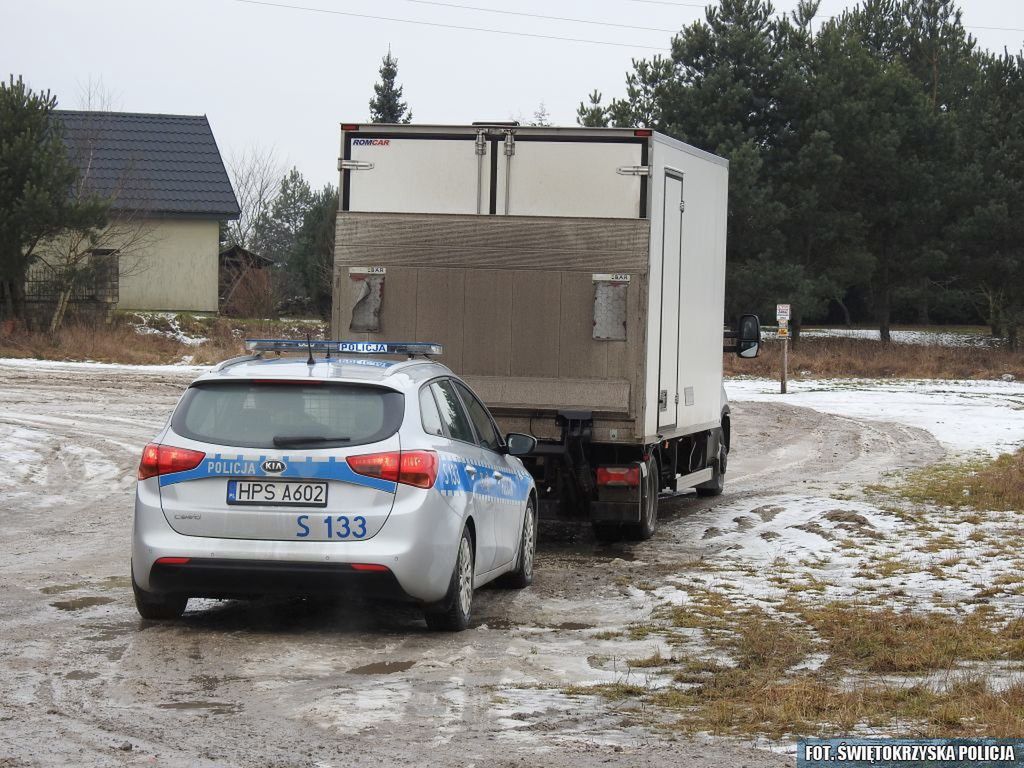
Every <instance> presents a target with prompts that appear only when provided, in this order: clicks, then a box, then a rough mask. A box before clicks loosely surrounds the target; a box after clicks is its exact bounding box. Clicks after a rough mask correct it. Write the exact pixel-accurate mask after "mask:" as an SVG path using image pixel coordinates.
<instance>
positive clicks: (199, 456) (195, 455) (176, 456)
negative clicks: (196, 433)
mask: <svg viewBox="0 0 1024 768" xmlns="http://www.w3.org/2000/svg"><path fill="white" fill-rule="evenodd" d="M205 458H206V454H205V453H203V452H202V451H192V450H189V449H188V448H175V447H174V446H173V445H158V444H157V443H150V444H149V445H147V446H146V447H145V448H144V449H143V450H142V461H140V462H139V480H145V479H146V478H149V477H158V476H160V475H169V474H171V473H172V472H185V471H187V470H189V469H195V468H196V467H198V466H199V462H201V461H202V460H203V459H205Z"/></svg>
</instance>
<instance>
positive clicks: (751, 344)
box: [736, 315, 761, 358]
mask: <svg viewBox="0 0 1024 768" xmlns="http://www.w3.org/2000/svg"><path fill="white" fill-rule="evenodd" d="M760 349H761V321H760V320H758V319H757V315H743V316H742V317H740V321H739V323H738V324H737V326H736V354H737V355H738V356H740V357H748V358H749V357H757V353H758V352H759V351H760Z"/></svg>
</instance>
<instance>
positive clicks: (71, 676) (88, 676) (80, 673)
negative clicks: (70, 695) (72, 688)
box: [64, 669, 100, 680]
mask: <svg viewBox="0 0 1024 768" xmlns="http://www.w3.org/2000/svg"><path fill="white" fill-rule="evenodd" d="M99 676H100V673H99V672H86V671H85V670H83V669H76V670H74V671H73V672H68V673H67V674H66V675H64V679H65V680H93V679H95V678H97V677H99Z"/></svg>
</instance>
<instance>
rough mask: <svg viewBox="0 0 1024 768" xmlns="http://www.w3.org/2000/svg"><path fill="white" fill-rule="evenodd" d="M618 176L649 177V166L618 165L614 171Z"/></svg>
mask: <svg viewBox="0 0 1024 768" xmlns="http://www.w3.org/2000/svg"><path fill="white" fill-rule="evenodd" d="M615 172H616V173H617V174H619V175H620V176H650V175H651V166H649V165H620V166H619V167H618V168H616V169H615Z"/></svg>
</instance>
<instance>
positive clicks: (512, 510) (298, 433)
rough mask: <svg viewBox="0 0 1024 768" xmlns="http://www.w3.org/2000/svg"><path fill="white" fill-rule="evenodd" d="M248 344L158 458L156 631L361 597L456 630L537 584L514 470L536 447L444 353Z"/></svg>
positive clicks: (185, 404)
mask: <svg viewBox="0 0 1024 768" xmlns="http://www.w3.org/2000/svg"><path fill="white" fill-rule="evenodd" d="M247 344H248V346H249V349H250V350H252V351H253V352H254V354H252V355H248V356H245V357H240V358H235V359H232V360H228V361H226V362H224V363H221V364H220V365H218V366H217V367H216V368H214V369H213V370H212V371H210V372H209V373H206V374H204V375H203V376H200V377H199V378H198V379H196V380H195V381H194V382H192V384H191V385H190V386H189V387H188V389H187V390H186V391H185V393H184V395H183V396H182V398H181V400H180V401H179V402H178V405H177V407H176V408H175V409H174V412H173V414H172V415H171V417H170V420H169V421H168V423H167V424H166V426H165V427H164V428H163V429H162V430H161V431H160V432H159V433H158V434H157V436H156V438H155V439H154V440H153V442H152V443H150V444H149V445H147V446H146V448H145V450H144V452H143V455H142V461H141V463H140V465H139V481H138V486H137V492H136V499H135V523H134V531H133V535H132V586H133V589H134V591H135V603H136V606H137V607H138V611H139V613H140V614H141V615H142V616H143V617H144V618H147V619H168V618H175V617H178V616H180V615H181V614H182V613H183V612H184V610H185V606H186V604H187V602H188V599H189V598H190V597H211V598H245V597H254V596H259V595H267V594H301V595H310V594H324V593H326V594H346V593H350V592H355V593H358V594H362V595H383V596H399V597H402V598H405V599H412V600H413V601H415V602H417V603H418V604H420V605H421V606H422V608H423V611H424V614H425V616H426V620H427V624H428V626H429V627H431V628H432V629H441V630H455V631H457V630H461V629H464V628H465V627H466V626H467V625H468V623H469V621H470V617H471V614H472V606H473V590H474V588H475V587H478V586H480V585H482V584H484V583H486V582H489V581H491V580H492V579H495V578H498V577H502V580H503V581H504V583H505V584H506V585H508V586H510V587H515V588H522V587H525V586H527V585H529V584H530V582H531V580H532V578H533V563H534V553H535V549H536V538H537V517H536V510H537V502H536V490H535V488H534V483H533V479H532V478H531V476H530V474H529V473H528V472H527V471H526V469H525V468H524V467H523V463H522V462H521V461H520V460H519V459H518V458H516V457H517V456H518V455H522V454H525V453H529V452H530V451H531V450H533V448H534V447H535V445H536V440H534V438H533V437H531V436H529V435H522V434H510V435H508V436H507V437H502V435H501V434H500V432H499V431H498V429H497V427H496V425H495V422H494V419H493V418H492V417H491V415H490V413H489V412H488V410H487V408H486V407H485V406H484V404H483V403H482V402H481V401H480V399H479V398H478V397H477V396H476V395H475V394H474V393H473V392H472V390H470V388H469V387H468V386H467V385H466V384H465V383H464V382H463V381H461V380H460V379H459V378H458V377H457V376H455V375H453V374H452V372H451V371H450V370H449V369H448V368H446V367H445V366H443V365H441V364H439V363H437V362H434V361H433V360H431V359H429V357H427V356H426V355H429V354H439V353H440V352H441V349H440V347H439V346H438V345H436V344H390V343H376V342H339V341H331V342H328V341H315V342H306V341H302V342H296V341H285V340H273V339H257V340H249V341H248V342H247ZM268 352H277V353H279V354H277V355H271V356H266V353H268ZM288 352H299V353H300V354H301V355H302V356H301V357H287V356H282V354H281V353H288ZM304 358H306V359H304ZM403 358H404V359H403Z"/></svg>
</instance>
